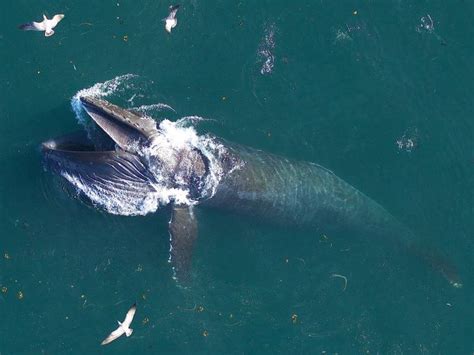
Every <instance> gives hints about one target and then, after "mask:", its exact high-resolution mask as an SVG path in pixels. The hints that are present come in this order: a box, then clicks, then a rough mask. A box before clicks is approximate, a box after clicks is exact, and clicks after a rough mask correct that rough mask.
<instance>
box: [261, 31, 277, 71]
mask: <svg viewBox="0 0 474 355" xmlns="http://www.w3.org/2000/svg"><path fill="white" fill-rule="evenodd" d="M274 49H275V24H274V23H271V24H269V25H267V26H266V28H265V33H264V37H263V40H262V42H261V43H260V46H259V49H258V57H259V58H260V59H261V60H262V61H263V63H262V67H261V68H260V74H262V75H268V74H271V72H272V71H273V67H274V66H275V56H274V54H273V51H274Z"/></svg>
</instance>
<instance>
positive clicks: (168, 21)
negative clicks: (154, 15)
mask: <svg viewBox="0 0 474 355" xmlns="http://www.w3.org/2000/svg"><path fill="white" fill-rule="evenodd" d="M169 9H170V14H169V15H168V17H167V18H165V19H164V21H165V29H166V31H168V32H169V33H171V29H173V28H175V27H176V25H177V24H178V20H177V18H176V13H177V12H178V9H179V5H171V6H170V7H169Z"/></svg>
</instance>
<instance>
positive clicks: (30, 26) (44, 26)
mask: <svg viewBox="0 0 474 355" xmlns="http://www.w3.org/2000/svg"><path fill="white" fill-rule="evenodd" d="M63 18H64V15H63V14H59V15H54V16H53V18H52V19H51V20H48V18H47V17H46V16H45V15H43V21H41V22H34V21H33V22H29V23H24V24H23V25H20V26H19V27H18V28H19V29H20V30H25V31H44V35H45V36H46V37H49V36H52V35H53V34H54V31H53V28H55V27H56V25H57V24H58V23H59V21H61V20H62V19H63Z"/></svg>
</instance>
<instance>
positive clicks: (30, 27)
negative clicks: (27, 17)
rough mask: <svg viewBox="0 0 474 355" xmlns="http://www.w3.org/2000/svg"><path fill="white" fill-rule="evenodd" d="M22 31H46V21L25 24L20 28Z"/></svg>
mask: <svg viewBox="0 0 474 355" xmlns="http://www.w3.org/2000/svg"><path fill="white" fill-rule="evenodd" d="M18 28H19V29H20V30H23V31H44V30H46V28H45V27H44V21H43V22H34V21H33V22H28V23H24V24H23V25H20V26H18Z"/></svg>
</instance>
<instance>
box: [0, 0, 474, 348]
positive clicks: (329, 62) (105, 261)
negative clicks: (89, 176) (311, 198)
mask: <svg viewBox="0 0 474 355" xmlns="http://www.w3.org/2000/svg"><path fill="white" fill-rule="evenodd" d="M1 5H2V11H1V13H0V19H1V23H2V26H1V27H0V61H1V62H0V63H1V65H0V97H1V100H0V123H1V124H0V138H1V139H0V166H1V174H0V231H1V232H0V252H1V253H0V314H1V322H0V354H2V355H4V354H40V353H44V354H76V353H77V354H79V353H80V354H83V353H87V354H95V353H114V354H141V353H144V352H147V353H211V354H215V353H249V354H253V353H272V354H273V353H291V352H292V353H311V354H319V353H327V354H334V353H338V354H355V353H381V354H385V353H389V354H402V353H403V354H405V353H407V354H411V353H423V354H429V353H440V354H471V353H472V352H473V351H474V340H473V339H474V322H473V319H474V302H473V300H474V297H473V281H474V271H473V270H474V258H473V252H474V242H473V240H474V239H473V229H474V218H473V217H474V216H473V212H474V208H473V202H474V195H473V188H474V144H473V138H474V123H473V122H474V118H473V116H474V104H473V101H472V96H473V94H474V84H473V83H474V81H473V80H472V79H473V77H474V69H473V66H472V63H473V62H474V47H473V46H472V38H473V35H474V27H473V25H472V18H473V15H474V4H473V3H472V2H471V1H449V2H447V1H404V0H393V1H389V0H387V1H326V0H321V1H297V2H293V3H290V2H288V1H280V0H279V1H259V2H257V1H252V2H238V1H236V2H230V1H212V2H211V1H197V0H194V1H193V0H189V1H183V2H181V8H180V10H179V11H178V26H177V27H176V28H175V29H174V30H173V32H172V33H171V34H168V33H166V32H165V30H164V26H163V22H161V19H162V18H164V17H165V16H166V15H167V8H168V6H169V5H170V4H169V3H167V2H163V1H150V0H146V1H138V2H137V1H130V0H114V1H108V0H107V1H100V2H99V1H80V2H78V1H70V0H58V1H46V0H39V1H36V2H31V1H26V0H18V1H14V2H7V1H2V3H1ZM42 13H46V14H47V15H48V16H52V15H54V14H56V13H64V14H65V18H64V20H63V21H62V22H61V23H60V24H59V25H58V26H57V28H56V33H55V35H54V36H52V37H50V38H45V37H44V36H43V35H42V34H41V33H37V32H22V31H20V30H18V29H17V26H18V25H19V24H21V23H24V22H27V21H30V20H35V19H36V20H40V19H41V15H42ZM100 83H106V84H100ZM94 85H95V87H94ZM91 87H94V89H92V90H97V91H96V92H98V93H100V94H101V95H108V96H107V97H108V98H110V99H111V100H113V101H114V102H115V103H118V104H121V105H123V106H126V107H135V108H140V109H141V110H143V111H144V112H148V113H149V112H151V113H152V114H153V116H154V117H156V118H158V119H165V118H167V119H169V120H171V121H177V120H178V119H180V118H182V117H186V116H189V117H194V118H195V119H194V120H192V119H191V121H194V122H195V129H196V130H197V132H199V133H200V134H203V133H206V132H212V133H214V134H216V135H218V136H220V137H223V138H225V139H227V140H230V141H233V142H236V143H239V144H244V145H248V146H252V147H255V148H258V149H262V150H265V151H268V152H271V153H274V154H279V155H281V156H285V157H288V158H292V159H297V160H307V161H313V162H317V163H319V164H321V165H323V166H325V167H327V168H328V169H331V170H332V171H334V172H335V173H336V174H337V175H338V176H340V177H341V178H343V179H344V180H346V181H347V182H349V183H351V184H352V185H353V186H355V187H357V188H358V189H359V190H361V191H363V192H364V193H366V194H367V195H369V196H371V197H372V198H373V199H374V200H376V201H377V202H379V203H380V204H382V205H383V206H384V207H385V208H386V209H388V210H389V211H391V212H392V214H393V215H394V216H396V217H397V218H398V219H399V220H400V221H401V222H403V223H405V224H406V225H408V226H409V227H410V228H411V229H412V230H413V231H414V232H415V233H416V234H417V235H418V236H419V238H420V239H421V240H423V241H425V242H426V243H427V244H429V245H435V246H436V247H437V248H439V249H440V250H442V251H443V252H444V253H445V254H446V255H448V256H449V258H450V259H451V260H452V261H453V262H454V263H455V264H456V266H457V267H458V269H459V272H460V275H461V277H462V279H463V283H464V287H463V288H461V289H455V288H453V287H450V286H449V285H448V284H447V283H446V282H445V281H444V280H443V279H442V278H440V277H439V275H437V274H436V273H434V272H432V271H431V270H429V269H428V268H426V267H424V266H423V265H422V264H421V263H419V262H417V261H416V260H413V259H412V258H410V257H408V256H406V255H401V254H399V253H396V254H395V255H393V254H391V253H390V252H389V249H390V248H391V246H390V244H389V243H386V242H385V241H383V240H370V239H368V240H360V239H357V238H352V236H351V235H350V234H347V235H342V236H341V235H337V236H336V235H325V234H324V235H323V234H322V233H321V232H319V231H314V230H299V229H295V228H293V227H291V226H287V227H285V226H279V225H277V224H272V223H260V222H258V221H255V220H252V219H248V218H245V217H241V216H235V215H232V214H228V213H224V212H222V211H216V210H210V209H209V210H208V209H200V208H199V207H197V208H196V215H197V218H198V220H199V237H198V243H197V246H196V249H195V252H194V259H193V275H192V277H193V279H192V283H191V285H190V286H189V287H188V288H186V289H185V288H182V287H180V286H179V285H177V283H176V282H175V281H174V280H173V279H172V272H171V269H170V265H169V264H168V262H167V260H168V251H169V245H168V239H169V236H168V229H167V227H168V220H169V216H170V213H169V212H170V211H169V210H167V209H160V210H158V211H157V212H156V213H153V214H147V215H146V216H134V217H131V216H117V215H111V214H108V213H106V212H104V211H103V210H100V209H97V208H94V207H93V206H91V205H90V204H87V203H84V202H83V201H82V199H81V198H78V197H77V195H76V194H74V193H71V192H70V191H69V190H66V189H65V188H64V187H63V185H61V184H60V183H58V178H55V177H54V176H52V175H51V174H50V173H48V172H45V171H44V168H43V165H42V162H41V154H40V149H39V146H40V143H41V142H42V141H45V140H47V139H49V138H52V137H56V136H58V135H61V134H64V133H67V132H70V131H74V130H78V129H84V125H87V123H84V122H81V121H80V120H78V117H80V115H79V116H78V114H77V112H75V106H74V100H72V99H73V97H74V96H75V95H76V94H78V93H79V92H80V91H81V90H84V89H88V88H91ZM288 213H291V211H288ZM334 275H341V276H344V277H346V279H347V285H345V283H344V279H343V278H342V277H339V276H334ZM134 302H136V303H137V306H138V308H137V313H136V316H135V319H134V322H133V324H132V327H133V328H134V333H133V335H132V336H131V337H130V338H127V339H125V338H123V339H122V338H121V339H118V340H116V341H115V342H114V343H112V344H110V345H108V346H107V347H101V346H100V342H101V341H102V340H103V338H105V336H106V335H107V334H108V333H109V332H110V331H111V330H113V329H114V327H115V326H116V320H117V319H118V320H122V319H123V316H124V315H125V313H126V311H127V309H128V308H129V307H130V305H132V304H133V303H134Z"/></svg>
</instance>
